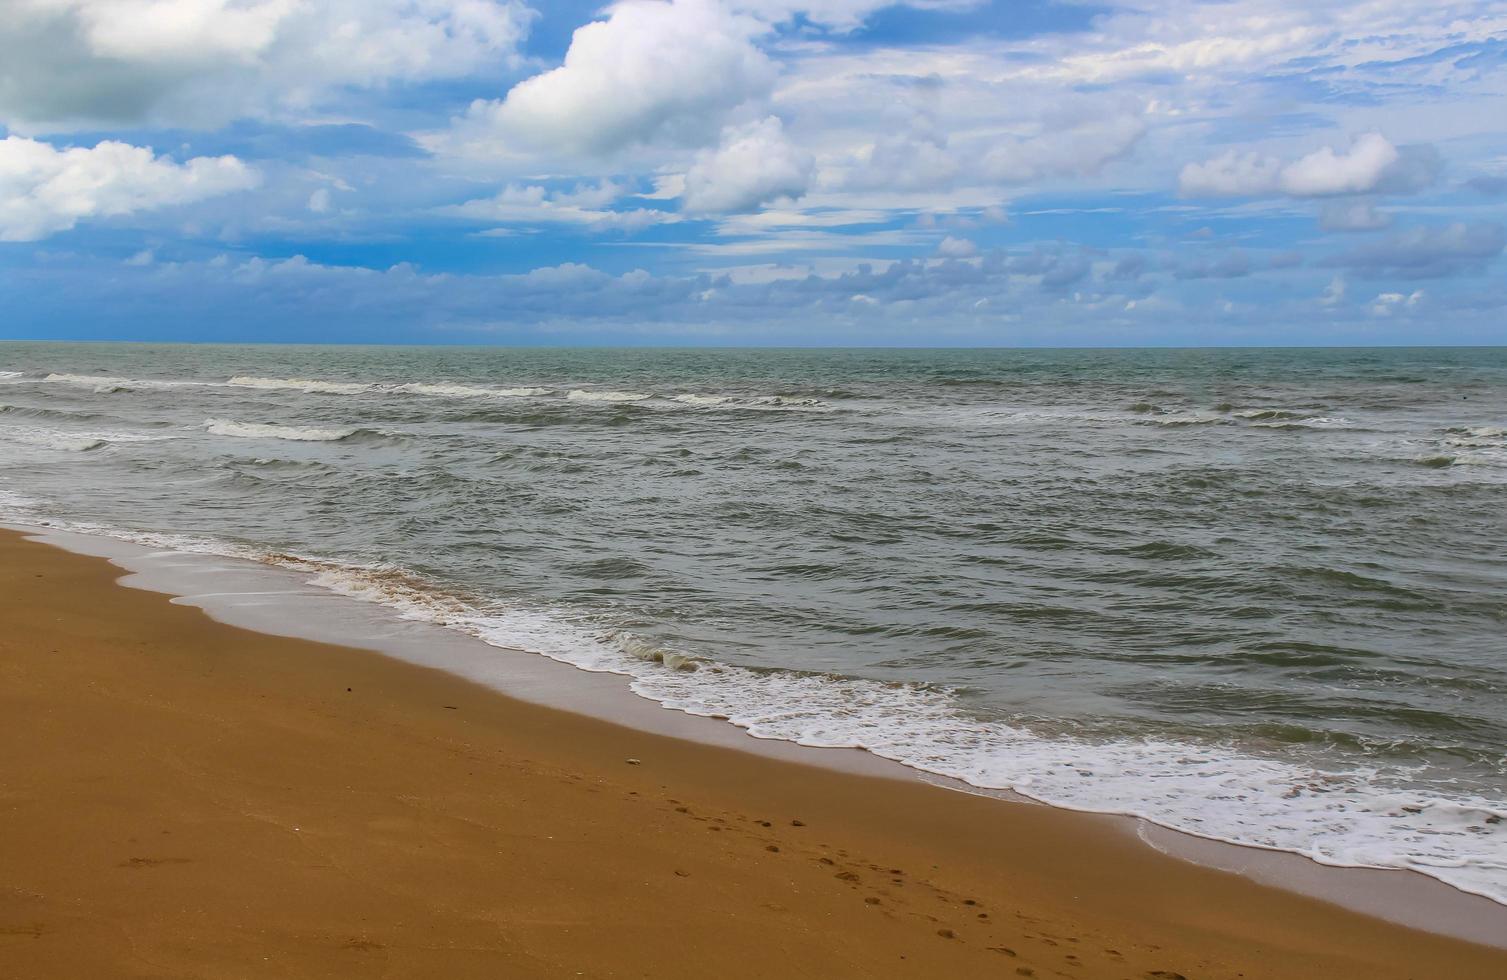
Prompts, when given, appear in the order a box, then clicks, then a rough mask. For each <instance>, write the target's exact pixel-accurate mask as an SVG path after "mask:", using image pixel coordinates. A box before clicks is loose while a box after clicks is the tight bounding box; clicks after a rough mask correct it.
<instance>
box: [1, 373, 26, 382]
mask: <svg viewBox="0 0 1507 980" xmlns="http://www.w3.org/2000/svg"><path fill="white" fill-rule="evenodd" d="M24 377H26V372H25V371H0V381H9V380H10V379H12V378H24Z"/></svg>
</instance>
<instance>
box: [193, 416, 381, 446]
mask: <svg viewBox="0 0 1507 980" xmlns="http://www.w3.org/2000/svg"><path fill="white" fill-rule="evenodd" d="M204 428H205V430H207V431H208V432H209V433H210V434H211V435H217V436H229V437H231V438H235V439H286V440H289V441H291V442H338V441H340V440H341V439H348V438H350V437H351V436H353V435H355V434H356V433H357V432H358V431H360V430H358V429H317V428H306V427H302V426H296V425H273V424H271V423H268V422H237V421H236V420H234V419H207V420H205V422H204Z"/></svg>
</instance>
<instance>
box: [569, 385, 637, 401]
mask: <svg viewBox="0 0 1507 980" xmlns="http://www.w3.org/2000/svg"><path fill="white" fill-rule="evenodd" d="M565 397H566V398H568V399H570V400H571V401H573V402H608V403H611V404H623V403H627V402H641V401H647V400H648V399H650V398H653V397H654V396H653V395H646V394H644V393H643V392H639V391H601V390H587V389H585V388H572V389H571V391H570V393H569V394H567V395H566V396H565Z"/></svg>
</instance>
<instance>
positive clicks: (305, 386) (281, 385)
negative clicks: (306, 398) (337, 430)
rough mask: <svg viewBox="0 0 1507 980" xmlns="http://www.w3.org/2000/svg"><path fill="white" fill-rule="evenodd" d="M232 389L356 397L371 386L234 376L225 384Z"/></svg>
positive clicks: (363, 383)
mask: <svg viewBox="0 0 1507 980" xmlns="http://www.w3.org/2000/svg"><path fill="white" fill-rule="evenodd" d="M225 383H226V384H227V385H230V386H231V387H234V388H261V389H264V390H267V391H306V392H310V393H312V394H324V395H358V394H360V393H361V392H363V391H370V390H371V389H372V387H373V386H372V385H371V384H369V383H366V382H360V381H320V380H317V379H313V378H253V377H248V376H246V375H236V376H235V377H233V378H231V379H230V380H229V381H227V382H225Z"/></svg>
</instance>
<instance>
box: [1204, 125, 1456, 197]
mask: <svg viewBox="0 0 1507 980" xmlns="http://www.w3.org/2000/svg"><path fill="white" fill-rule="evenodd" d="M1438 173H1439V158H1438V153H1437V152H1436V151H1435V150H1434V149H1433V147H1428V146H1411V147H1397V146H1394V145H1393V144H1392V142H1391V141H1390V140H1388V139H1387V138H1386V137H1385V136H1383V135H1381V134H1380V133H1365V134H1363V135H1361V136H1359V137H1357V138H1356V139H1355V141H1354V142H1353V143H1352V144H1351V146H1350V148H1349V149H1348V150H1344V151H1337V150H1335V149H1334V148H1333V147H1329V146H1325V147H1321V148H1319V149H1317V150H1315V151H1313V152H1312V153H1309V154H1308V155H1306V156H1303V157H1300V158H1299V159H1297V160H1294V161H1292V162H1290V163H1283V162H1282V161H1281V160H1279V159H1277V158H1276V157H1273V156H1265V155H1262V154H1259V153H1255V152H1244V153H1242V152H1239V151H1236V150H1229V151H1226V152H1225V153H1222V154H1220V155H1219V156H1217V157H1214V158H1213V159H1211V160H1207V161H1204V162H1203V163H1190V164H1188V165H1187V166H1185V167H1183V170H1182V173H1181V174H1180V175H1179V177H1178V187H1179V189H1180V190H1181V191H1182V194H1183V196H1185V197H1260V196H1266V195H1273V194H1285V195H1288V196H1290V197H1334V196H1338V195H1344V194H1371V193H1392V194H1409V193H1415V192H1417V191H1419V190H1422V189H1423V188H1425V187H1427V186H1428V185H1429V184H1431V183H1433V182H1434V180H1435V179H1436V178H1437V177H1438Z"/></svg>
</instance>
